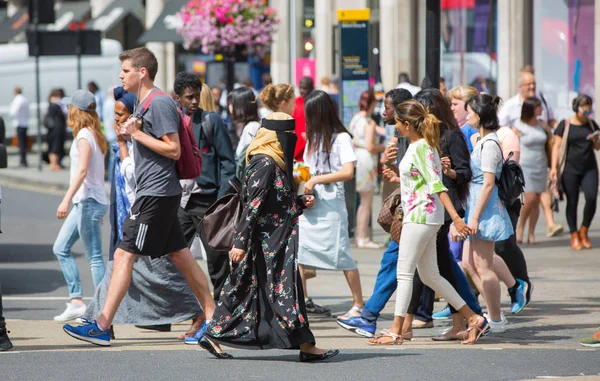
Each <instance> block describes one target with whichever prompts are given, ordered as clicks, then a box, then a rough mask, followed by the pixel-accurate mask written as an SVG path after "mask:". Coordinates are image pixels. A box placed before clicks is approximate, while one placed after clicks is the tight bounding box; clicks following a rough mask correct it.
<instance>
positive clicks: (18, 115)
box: [9, 94, 29, 128]
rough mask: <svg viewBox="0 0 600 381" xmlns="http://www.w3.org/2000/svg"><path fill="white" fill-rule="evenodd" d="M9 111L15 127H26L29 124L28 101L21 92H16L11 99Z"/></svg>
mask: <svg viewBox="0 0 600 381" xmlns="http://www.w3.org/2000/svg"><path fill="white" fill-rule="evenodd" d="M9 113H10V116H11V117H13V118H14V120H15V127H24V128H26V127H27V126H28V125H29V101H28V100H27V98H25V96H24V95H23V94H17V96H16V97H15V98H14V99H13V100H12V102H11V103H10V112H9Z"/></svg>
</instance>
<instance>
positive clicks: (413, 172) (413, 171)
mask: <svg viewBox="0 0 600 381" xmlns="http://www.w3.org/2000/svg"><path fill="white" fill-rule="evenodd" d="M410 176H411V177H419V170H418V169H417V168H414V167H413V168H412V169H411V170H410Z"/></svg>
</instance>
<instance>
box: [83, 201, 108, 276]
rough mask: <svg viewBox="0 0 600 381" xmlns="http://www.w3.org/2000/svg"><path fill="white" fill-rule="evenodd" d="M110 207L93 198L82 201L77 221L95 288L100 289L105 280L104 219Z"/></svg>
mask: <svg viewBox="0 0 600 381" xmlns="http://www.w3.org/2000/svg"><path fill="white" fill-rule="evenodd" d="M107 210H108V206H106V205H103V204H100V203H99V202H98V201H96V200H94V199H93V198H88V199H85V200H82V201H81V214H80V218H79V221H77V225H78V229H79V236H80V237H81V242H82V243H83V247H84V251H85V256H86V258H87V260H88V262H89V264H90V268H91V270H92V279H93V280H94V287H98V285H99V284H100V282H102V278H104V269H105V268H104V259H103V258H102V218H103V217H104V215H105V214H106V212H107Z"/></svg>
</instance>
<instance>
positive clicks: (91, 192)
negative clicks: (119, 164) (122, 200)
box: [69, 128, 108, 205]
mask: <svg viewBox="0 0 600 381" xmlns="http://www.w3.org/2000/svg"><path fill="white" fill-rule="evenodd" d="M81 139H85V140H87V141H88V143H89V144H90V146H91V147H92V158H91V160H90V164H89V167H88V171H87V175H86V176H85V179H84V180H83V184H81V186H80V187H79V189H78V190H77V193H75V195H74V196H73V204H77V203H79V202H81V201H82V200H85V199H86V198H93V199H94V200H96V201H98V202H99V203H100V204H104V205H108V200H107V197H106V192H105V191H104V154H103V153H102V151H101V150H100V147H99V146H98V143H96V138H95V137H94V133H93V132H92V130H90V129H89V128H82V129H81V130H80V131H79V133H78V134H77V136H76V137H75V139H74V141H73V144H71V152H70V153H69V157H70V158H71V183H73V181H74V180H75V176H76V175H77V172H78V171H79V141H80V140H81Z"/></svg>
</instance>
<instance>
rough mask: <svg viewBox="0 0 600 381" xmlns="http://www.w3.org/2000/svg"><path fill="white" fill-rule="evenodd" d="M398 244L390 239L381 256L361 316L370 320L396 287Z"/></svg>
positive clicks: (374, 317) (382, 306)
mask: <svg viewBox="0 0 600 381" xmlns="http://www.w3.org/2000/svg"><path fill="white" fill-rule="evenodd" d="M398 250H399V247H398V244H397V243H396V242H394V241H393V240H390V244H389V245H388V247H387V249H386V250H385V252H384V253H383V258H381V267H380V268H379V272H378V273H377V279H376V281H375V287H374V288H373V294H372V295H371V297H370V298H369V300H367V303H366V304H365V307H364V308H363V312H362V314H361V317H362V318H363V319H365V320H368V321H370V322H376V321H377V318H378V317H379V314H380V313H381V311H382V310H383V308H384V307H385V305H386V303H387V302H388V300H390V298H391V297H392V295H393V294H394V292H395V291H396V287H398V279H397V278H396V268H397V265H398Z"/></svg>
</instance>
